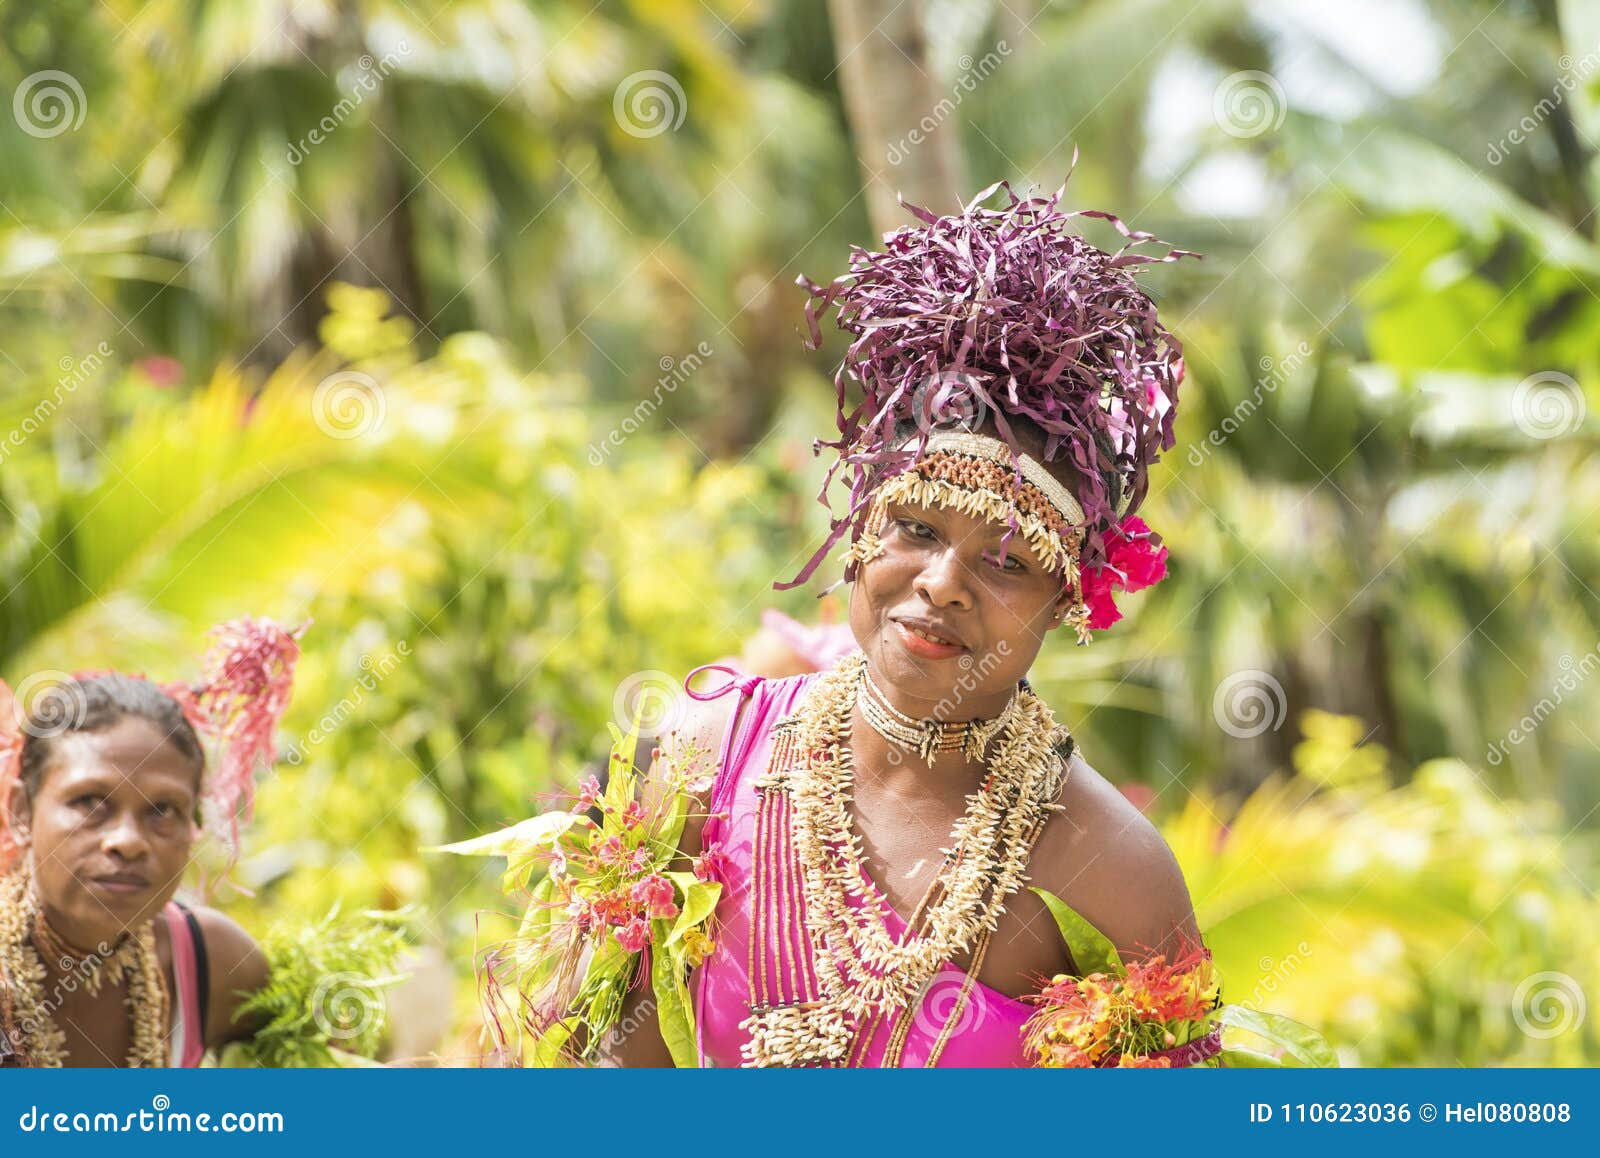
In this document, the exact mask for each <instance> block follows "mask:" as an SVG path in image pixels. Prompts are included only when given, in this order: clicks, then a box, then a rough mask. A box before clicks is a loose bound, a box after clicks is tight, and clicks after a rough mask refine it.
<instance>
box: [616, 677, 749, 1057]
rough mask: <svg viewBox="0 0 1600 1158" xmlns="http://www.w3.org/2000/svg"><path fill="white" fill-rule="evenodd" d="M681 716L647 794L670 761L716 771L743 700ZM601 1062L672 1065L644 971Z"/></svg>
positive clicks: (657, 787)
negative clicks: (681, 719)
mask: <svg viewBox="0 0 1600 1158" xmlns="http://www.w3.org/2000/svg"><path fill="white" fill-rule="evenodd" d="M688 703H689V707H688V710H687V712H686V713H685V716H684V719H683V721H682V722H681V723H680V724H679V725H678V727H677V728H676V729H674V730H673V731H672V732H669V733H667V734H666V735H665V736H663V737H662V738H661V742H660V744H659V745H658V747H659V748H660V751H661V755H660V757H659V758H657V759H656V760H654V761H653V762H652V763H651V765H650V771H649V774H648V775H647V776H646V778H645V781H644V787H643V791H644V794H645V796H646V798H647V800H648V798H649V797H651V796H652V794H654V795H659V794H660V793H662V792H664V791H665V784H666V777H667V771H668V768H669V766H670V767H675V768H681V767H682V766H683V764H684V762H685V761H693V762H694V764H695V768H696V770H697V771H701V772H702V773H711V772H714V771H715V764H716V760H717V757H718V755H719V754H720V753H721V751H722V740H723V737H724V735H725V734H726V733H727V730H728V728H729V727H731V726H732V725H733V724H735V723H736V722H737V720H736V717H735V707H736V706H737V705H741V704H742V703H743V697H742V696H737V695H732V694H729V695H726V696H721V697H719V698H717V699H714V700H690V701H688ZM709 799H710V793H709V792H706V793H705V794H704V795H703V796H702V797H699V798H698V800H699V803H698V804H697V805H693V806H691V809H690V815H689V817H688V819H687V820H685V821H684V825H683V836H682V837H681V838H680V840H679V842H678V851H679V852H680V853H681V854H682V855H681V856H680V857H679V858H678V860H676V861H675V862H673V865H672V867H673V868H674V869H675V870H684V871H687V870H688V869H690V868H691V867H692V865H691V860H692V858H693V857H696V856H698V855H699V854H700V848H701V833H702V831H703V830H704V828H705V822H706V819H707V818H706V811H707V809H708V808H709ZM597 1064H598V1065H602V1066H660V1067H668V1066H671V1065H672V1054H671V1053H670V1051H668V1049H667V1045H666V1042H664V1041H662V1039H661V1024H660V1022H659V1021H658V1020H657V1017H656V1001H655V993H654V991H653V990H652V989H651V986H650V979H649V977H648V976H642V977H640V978H639V979H638V981H637V984H635V985H634V987H633V988H632V989H631V990H629V991H628V995H627V997H626V998H624V999H623V1002H622V1016H621V1017H620V1018H619V1019H618V1021H617V1024H616V1025H615V1026H613V1027H612V1028H611V1030H610V1031H609V1032H608V1033H607V1034H606V1038H605V1041H603V1042H602V1043H601V1045H600V1048H599V1051H598V1053H597Z"/></svg>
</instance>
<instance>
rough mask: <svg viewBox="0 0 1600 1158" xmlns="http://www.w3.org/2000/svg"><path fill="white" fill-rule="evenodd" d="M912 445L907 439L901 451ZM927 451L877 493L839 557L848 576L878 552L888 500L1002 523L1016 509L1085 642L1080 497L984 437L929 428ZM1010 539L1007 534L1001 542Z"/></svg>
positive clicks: (1030, 459) (1034, 462)
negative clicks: (1068, 599) (1068, 597)
mask: <svg viewBox="0 0 1600 1158" xmlns="http://www.w3.org/2000/svg"><path fill="white" fill-rule="evenodd" d="M914 441H915V440H913V442H914ZM911 445H912V443H906V444H905V446H904V447H902V449H906V448H909V447H910V446H911ZM925 450H926V452H927V453H926V454H925V455H924V456H923V457H922V458H920V459H918V460H917V462H916V463H915V464H914V465H912V466H911V467H910V468H909V469H907V470H904V471H901V472H900V473H899V474H896V475H894V476H893V477H891V478H890V479H889V481H888V482H886V483H884V484H883V485H882V486H880V487H879V488H878V489H877V491H876V492H875V497H874V501H873V505H872V508H871V512H870V513H869V514H868V516H867V523H866V529H865V530H864V531H863V533H862V535H861V537H860V538H859V539H857V540H856V541H855V542H854V543H852V544H851V546H850V548H849V549H848V550H847V551H845V553H844V556H843V558H844V559H845V561H846V563H847V565H850V567H851V573H852V574H854V573H855V572H854V567H855V566H858V565H859V564H861V563H865V562H868V561H869V560H872V559H876V558H877V557H878V556H880V555H881V554H883V550H884V548H883V541H882V539H880V538H879V534H880V533H881V532H882V530H883V527H884V524H885V523H886V522H887V521H888V510H887V507H888V504H890V503H909V504H912V505H916V506H935V507H945V508H947V509H951V510H956V511H960V512H961V513H962V514H964V515H969V516H972V517H974V518H981V519H988V520H991V521H993V522H997V523H1001V524H1008V523H1009V520H1010V519H1011V517H1012V515H1013V514H1015V517H1016V520H1017V526H1016V532H1017V533H1018V534H1020V535H1021V536H1022V538H1023V540H1024V541H1025V542H1026V543H1027V544H1028V546H1029V547H1031V548H1032V549H1033V553H1034V554H1035V555H1037V556H1038V557H1039V560H1040V561H1041V562H1042V563H1043V564H1044V566H1045V569H1046V570H1048V571H1052V572H1055V571H1059V572H1061V579H1062V584H1063V585H1064V586H1065V587H1067V588H1068V589H1070V590H1071V591H1072V593H1073V599H1072V605H1071V609H1070V610H1069V611H1068V613H1067V614H1066V616H1064V622H1066V623H1069V624H1071V625H1072V626H1073V627H1074V628H1075V629H1076V631H1077V633H1078V641H1079V642H1080V643H1087V642H1088V641H1089V608H1088V606H1087V604H1085V602H1084V600H1083V593H1082V590H1081V582H1080V569H1079V566H1078V557H1079V551H1080V548H1081V545H1082V541H1083V524H1084V516H1083V508H1082V507H1081V506H1079V505H1078V500H1077V499H1075V498H1073V497H1072V494H1071V493H1070V492H1069V491H1068V490H1067V488H1066V487H1064V486H1062V485H1061V483H1060V481H1059V480H1057V479H1056V478H1055V477H1054V476H1053V475H1051V473H1050V472H1049V471H1048V470H1046V469H1045V468H1044V466H1043V465H1042V464H1041V463H1040V462H1039V461H1038V460H1037V459H1035V458H1033V457H1032V456H1030V455H1027V454H1019V455H1017V456H1016V465H1015V467H1013V465H1012V454H1011V449H1010V447H1008V446H1006V444H1005V443H1003V442H1001V441H1000V440H999V439H998V438H991V437H990V436H989V435H986V434H973V433H970V432H967V431H942V430H941V431H935V432H934V433H933V434H931V435H929V436H928V440H927V443H926V446H925ZM1019 479H1020V482H1019ZM1009 538H1010V535H1009V533H1008V535H1007V541H1009ZM1004 549H1005V543H1004V542H1002V545H1001V550H1002V551H1003V550H1004Z"/></svg>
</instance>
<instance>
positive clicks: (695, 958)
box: [438, 720, 722, 1066]
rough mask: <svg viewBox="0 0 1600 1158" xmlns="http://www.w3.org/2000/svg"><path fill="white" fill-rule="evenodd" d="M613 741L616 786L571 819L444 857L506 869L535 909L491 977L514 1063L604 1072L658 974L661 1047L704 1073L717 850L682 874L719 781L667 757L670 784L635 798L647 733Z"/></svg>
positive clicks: (541, 823) (489, 996)
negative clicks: (634, 1003)
mask: <svg viewBox="0 0 1600 1158" xmlns="http://www.w3.org/2000/svg"><path fill="white" fill-rule="evenodd" d="M611 733H612V737H613V740H614V744H613V746H612V750H611V755H610V762H609V765H608V767H609V774H608V778H607V783H606V784H605V785H604V786H603V787H602V785H601V784H600V782H599V779H598V778H597V777H593V776H590V777H586V778H585V779H584V781H583V782H582V784H581V785H580V786H579V791H578V793H577V796H576V797H575V799H574V800H573V806H572V808H570V809H568V810H564V811H549V812H544V813H541V814H540V815H538V816H534V817H531V818H529V819H528V820H524V821H522V822H521V823H519V824H515V825H513V826H511V827H510V828H506V829H502V830H501V831H499V832H493V833H489V834H487V835H485V836H481V837H477V838H475V839H473V840H467V841H462V842H460V843H457V844H452V845H446V846H444V847H443V848H442V849H440V850H438V851H444V852H453V853H459V854H462V855H467V856H503V857H505V858H506V861H507V864H506V873H505V877H504V879H503V886H504V888H505V891H506V893H507V894H508V895H510V896H515V897H519V898H520V897H524V896H525V897H526V898H527V904H526V908H525V909H524V911H523V914H522V917H521V920H520V924H519V927H518V929H517V932H516V935H515V936H514V937H512V938H511V939H510V940H508V941H506V942H505V943H503V944H500V945H497V946H495V947H494V948H492V949H491V950H490V951H489V952H488V954H487V955H486V958H485V961H484V965H483V970H482V977H483V982H484V990H485V1009H486V1012H487V1022H488V1026H489V1031H490V1033H491V1034H492V1035H493V1036H494V1038H495V1041H496V1045H497V1047H498V1048H499V1050H500V1051H501V1053H502V1054H503V1055H505V1056H507V1057H509V1058H512V1059H515V1060H519V1061H521V1060H525V1061H527V1062H528V1063H529V1064H532V1065H535V1066H557V1065H563V1064H571V1063H573V1062H584V1061H588V1060H591V1059H592V1058H594V1056H595V1055H596V1053H597V1051H598V1050H599V1048H600V1046H601V1043H602V1042H603V1041H604V1040H605V1038H606V1036H607V1035H608V1034H609V1033H611V1032H612V1031H613V1030H614V1029H616V1028H617V1027H618V1023H619V1021H620V1020H621V1014H622V1004H623V999H624V997H625V996H626V995H627V993H628V991H629V990H630V989H631V988H632V987H633V986H635V985H636V984H639V983H641V982H642V979H643V977H644V976H646V975H648V977H649V980H650V986H651V989H652V990H653V996H654V998H655V1005H656V1014H657V1018H658V1020H659V1022H660V1027H661V1037H662V1040H663V1041H665V1042H666V1045H667V1047H668V1049H669V1050H670V1051H671V1053H672V1059H673V1061H674V1063H675V1064H677V1065H679V1066H694V1065H695V1064H696V1061H697V1055H696V1050H695V1032H694V1013H693V1006H692V1003H691V1001H690V999H689V988H688V972H689V970H690V969H691V968H692V967H694V966H696V965H698V964H699V963H700V962H701V961H703V960H704V959H705V957H706V955H707V954H708V953H710V952H711V950H712V948H713V947H714V944H713V942H712V940H711V936H710V923H711V917H712V913H713V911H714V910H715V909H716V905H717V899H718V897H719V896H720V895H721V892H722V885H721V883H720V881H719V879H718V877H719V873H720V863H721V862H720V860H719V856H720V853H719V852H718V850H715V849H711V850H707V852H706V853H705V854H704V855H702V856H700V857H698V858H696V859H695V860H694V861H693V862H692V866H691V867H690V868H683V867H681V865H682V864H683V863H687V862H683V861H682V859H681V856H680V853H679V851H678V845H679V842H680V840H681V839H682V835H683V828H684V823H685V821H686V820H687V819H688V817H689V815H690V813H691V810H692V809H693V808H694V807H695V806H696V803H695V802H696V797H697V795H698V794H700V793H703V792H704V791H705V790H706V789H707V788H708V787H709V776H699V777H696V776H695V775H693V774H692V772H691V770H692V769H695V768H696V767H697V766H698V764H699V760H698V755H699V754H698V753H697V752H695V751H693V750H692V749H689V750H685V752H684V753H683V756H682V759H681V762H678V763H674V762H670V761H667V760H665V759H663V758H662V753H661V750H660V749H659V748H657V749H655V750H654V752H653V756H654V757H655V758H657V759H658V761H659V764H660V767H661V768H662V769H663V772H662V774H661V776H660V778H659V780H658V781H657V782H654V783H652V784H651V785H650V786H649V787H650V791H649V792H647V793H645V794H644V797H643V798H642V799H640V798H636V794H637V789H638V785H639V775H638V770H637V769H635V768H634V767H633V763H632V758H631V757H632V753H633V751H634V750H635V747H636V745H637V743H638V735H639V725H638V721H637V720H635V721H634V723H633V726H632V727H631V728H630V730H629V731H628V732H627V733H626V734H624V733H622V731H621V730H620V729H618V728H617V727H616V726H615V725H612V727H611ZM596 810H597V811H598V813H599V819H598V820H596V819H595V818H594V816H592V815H590V814H591V812H593V811H596ZM525 1046H526V1047H527V1048H526V1050H525V1048H524V1047H525Z"/></svg>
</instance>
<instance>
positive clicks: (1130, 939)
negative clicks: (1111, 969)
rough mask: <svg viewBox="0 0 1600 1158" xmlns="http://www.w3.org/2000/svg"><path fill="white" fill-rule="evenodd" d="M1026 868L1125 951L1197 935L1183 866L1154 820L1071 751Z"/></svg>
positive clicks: (1167, 945)
mask: <svg viewBox="0 0 1600 1158" xmlns="http://www.w3.org/2000/svg"><path fill="white" fill-rule="evenodd" d="M1058 800H1059V803H1060V805H1061V808H1062V810H1061V811H1060V812H1059V813H1057V814H1056V815H1055V816H1053V817H1052V818H1051V820H1050V823H1049V824H1048V825H1047V826H1046V828H1045V831H1044V834H1043V835H1042V836H1041V837H1040V841H1039V847H1038V848H1037V849H1036V850H1035V852H1034V857H1033V864H1032V866H1031V869H1032V871H1031V875H1032V877H1033V882H1034V883H1035V884H1036V885H1038V886H1039V887H1040V888H1043V889H1048V890H1049V891H1050V892H1052V893H1054V894H1055V895H1056V896H1058V897H1060V898H1061V899H1062V900H1063V901H1065V902H1067V904H1069V905H1071V906H1072V907H1073V908H1074V909H1076V910H1077V911H1078V912H1079V913H1081V914H1082V915H1083V916H1084V917H1085V918H1086V919H1087V920H1088V921H1089V922H1090V923H1091V924H1093V925H1094V926H1095V927H1096V928H1097V929H1099V930H1100V931H1101V932H1103V933H1104V934H1105V935H1106V936H1107V937H1109V938H1110V939H1111V941H1112V943H1113V944H1114V945H1116V947H1117V951H1118V952H1119V953H1120V954H1122V956H1123V957H1124V958H1135V957H1143V956H1146V955H1147V954H1149V953H1152V952H1160V951H1163V950H1168V951H1170V950H1171V949H1173V948H1175V947H1176V941H1177V940H1178V938H1179V937H1180V936H1181V937H1187V938H1190V939H1197V938H1198V936H1199V930H1198V928H1197V927H1196V925H1195V919H1194V907H1193V904H1192V903H1191V901H1190V899H1189V889H1188V886H1187V885H1186V884H1185V883H1184V879H1183V872H1182V870H1180V869H1179V867H1178V862H1177V860H1176V858H1174V857H1173V855H1172V850H1171V849H1170V848H1169V847H1168V846H1167V842H1166V841H1165V840H1164V839H1163V838H1162V836H1161V833H1160V832H1159V831H1157V829H1156V827H1155V825H1153V824H1151V823H1150V821H1149V819H1148V818H1146V817H1145V815H1144V814H1143V813H1142V812H1140V811H1139V809H1138V808H1136V807H1135V806H1134V805H1133V803H1132V802H1131V801H1129V800H1128V798H1127V797H1126V796H1124V795H1123V794H1122V793H1121V792H1119V791H1118V790H1117V788H1116V787H1115V786H1114V785H1112V784H1111V783H1110V782H1109V781H1108V780H1106V778H1105V777H1104V776H1102V775H1101V774H1100V773H1099V772H1097V771H1095V769H1094V768H1093V767H1092V766H1091V765H1090V764H1089V762H1088V761H1087V760H1085V759H1084V758H1083V757H1082V755H1081V754H1079V753H1076V752H1074V753H1073V755H1072V758H1071V761H1070V762H1069V765H1068V776H1067V780H1066V783H1065V784H1064V785H1063V786H1062V790H1061V795H1060V797H1059V798H1058Z"/></svg>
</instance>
